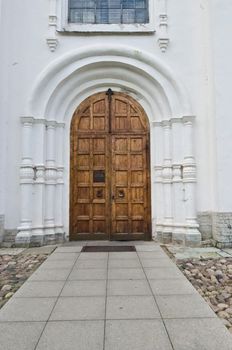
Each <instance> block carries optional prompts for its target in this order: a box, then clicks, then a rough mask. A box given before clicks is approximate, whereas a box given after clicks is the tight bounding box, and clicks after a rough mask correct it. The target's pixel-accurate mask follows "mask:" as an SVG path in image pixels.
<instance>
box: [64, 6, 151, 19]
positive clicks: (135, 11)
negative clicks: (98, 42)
mask: <svg viewBox="0 0 232 350" xmlns="http://www.w3.org/2000/svg"><path fill="white" fill-rule="evenodd" d="M68 20H69V23H78V24H88V23H90V24H120V23H122V24H133V23H148V22H149V14H148V0H69V19H68Z"/></svg>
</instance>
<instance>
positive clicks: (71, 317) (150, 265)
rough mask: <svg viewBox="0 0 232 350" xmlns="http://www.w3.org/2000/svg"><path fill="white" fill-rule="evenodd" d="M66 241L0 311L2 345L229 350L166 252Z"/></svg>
mask: <svg viewBox="0 0 232 350" xmlns="http://www.w3.org/2000/svg"><path fill="white" fill-rule="evenodd" d="M136 249H137V252H124V253H80V251H81V246H79V245H73V246H65V247H60V248H58V249H56V251H55V252H54V253H53V254H52V255H51V256H50V257H49V258H48V259H47V260H46V261H45V262H44V263H43V264H42V265H41V266H40V268H39V269H38V270H37V271H36V272H35V273H34V274H33V275H32V276H31V277H30V278H29V280H28V281H27V282H26V283H25V284H24V285H23V286H22V287H21V288H20V289H19V290H18V292H17V293H16V294H15V296H14V297H13V298H12V299H11V300H10V301H9V302H8V303H7V304H6V305H5V306H4V307H3V308H2V309H1V311H0V349H1V350H35V349H36V350H173V349H174V350H218V349H220V350H231V349H232V336H231V335H230V333H229V332H228V331H227V330H226V328H225V327H224V325H223V324H222V322H221V321H220V320H219V319H218V318H217V317H216V315H215V314H214V312H213V311H212V310H211V309H210V307H209V306H208V305H207V304H206V302H205V301H204V300H203V299H202V298H201V297H200V295H199V294H198V293H197V292H196V291H195V289H194V288H193V287H192V285H191V284H190V283H189V282H188V281H187V279H186V278H185V277H184V276H183V275H182V273H181V272H180V271H179V270H178V268H177V267H176V266H175V265H174V263H173V262H172V261H171V260H170V259H169V258H168V256H167V255H166V254H165V253H164V252H163V250H162V249H161V248H160V247H159V246H158V245H155V244H154V243H144V244H143V243H138V244H137V245H136Z"/></svg>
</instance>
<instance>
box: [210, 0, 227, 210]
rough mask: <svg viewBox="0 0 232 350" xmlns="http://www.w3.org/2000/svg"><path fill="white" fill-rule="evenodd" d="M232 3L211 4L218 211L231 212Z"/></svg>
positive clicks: (216, 0)
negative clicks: (231, 35) (231, 36)
mask: <svg viewBox="0 0 232 350" xmlns="http://www.w3.org/2000/svg"><path fill="white" fill-rule="evenodd" d="M231 13H232V3H231V1H230V0H224V1H223V2H222V1H219V0H213V1H212V2H211V14H212V17H211V37H210V39H211V42H212V52H213V72H214V86H215V92H214V103H215V131H216V132H215V136H216V149H215V159H216V163H217V206H216V207H217V211H222V212H231V211H232V186H231V170H232V156H231V155H232V141H231V132H232V118H231V112H230V111H231V77H232V65H231V58H232V42H231V40H230V38H229V37H230V33H231V26H232V24H231Z"/></svg>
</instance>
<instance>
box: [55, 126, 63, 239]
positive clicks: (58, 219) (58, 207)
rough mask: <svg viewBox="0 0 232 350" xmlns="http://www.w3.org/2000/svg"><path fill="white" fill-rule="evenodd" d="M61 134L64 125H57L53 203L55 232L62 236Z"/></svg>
mask: <svg viewBox="0 0 232 350" xmlns="http://www.w3.org/2000/svg"><path fill="white" fill-rule="evenodd" d="M63 134H64V124H63V123H59V124H58V125H57V130H56V164H57V186H56V203H55V232H56V234H59V235H62V238H63V234H64V227H63V187H64V179H63V174H64V166H63V152H64V150H63V143H64V142H63V141H64V140H63V137H64V136H63Z"/></svg>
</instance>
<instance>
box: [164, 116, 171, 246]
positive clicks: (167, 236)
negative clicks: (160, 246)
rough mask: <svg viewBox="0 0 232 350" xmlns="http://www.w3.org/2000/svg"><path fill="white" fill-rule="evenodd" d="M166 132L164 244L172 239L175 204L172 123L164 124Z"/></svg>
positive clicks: (165, 122) (166, 122)
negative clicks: (173, 198)
mask: <svg viewBox="0 0 232 350" xmlns="http://www.w3.org/2000/svg"><path fill="white" fill-rule="evenodd" d="M162 126H163V131H164V161H163V189H164V229H163V242H164V243H166V242H170V241H171V239H172V225H173V203H172V156H171V123H170V121H166V120H165V121H163V122H162Z"/></svg>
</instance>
